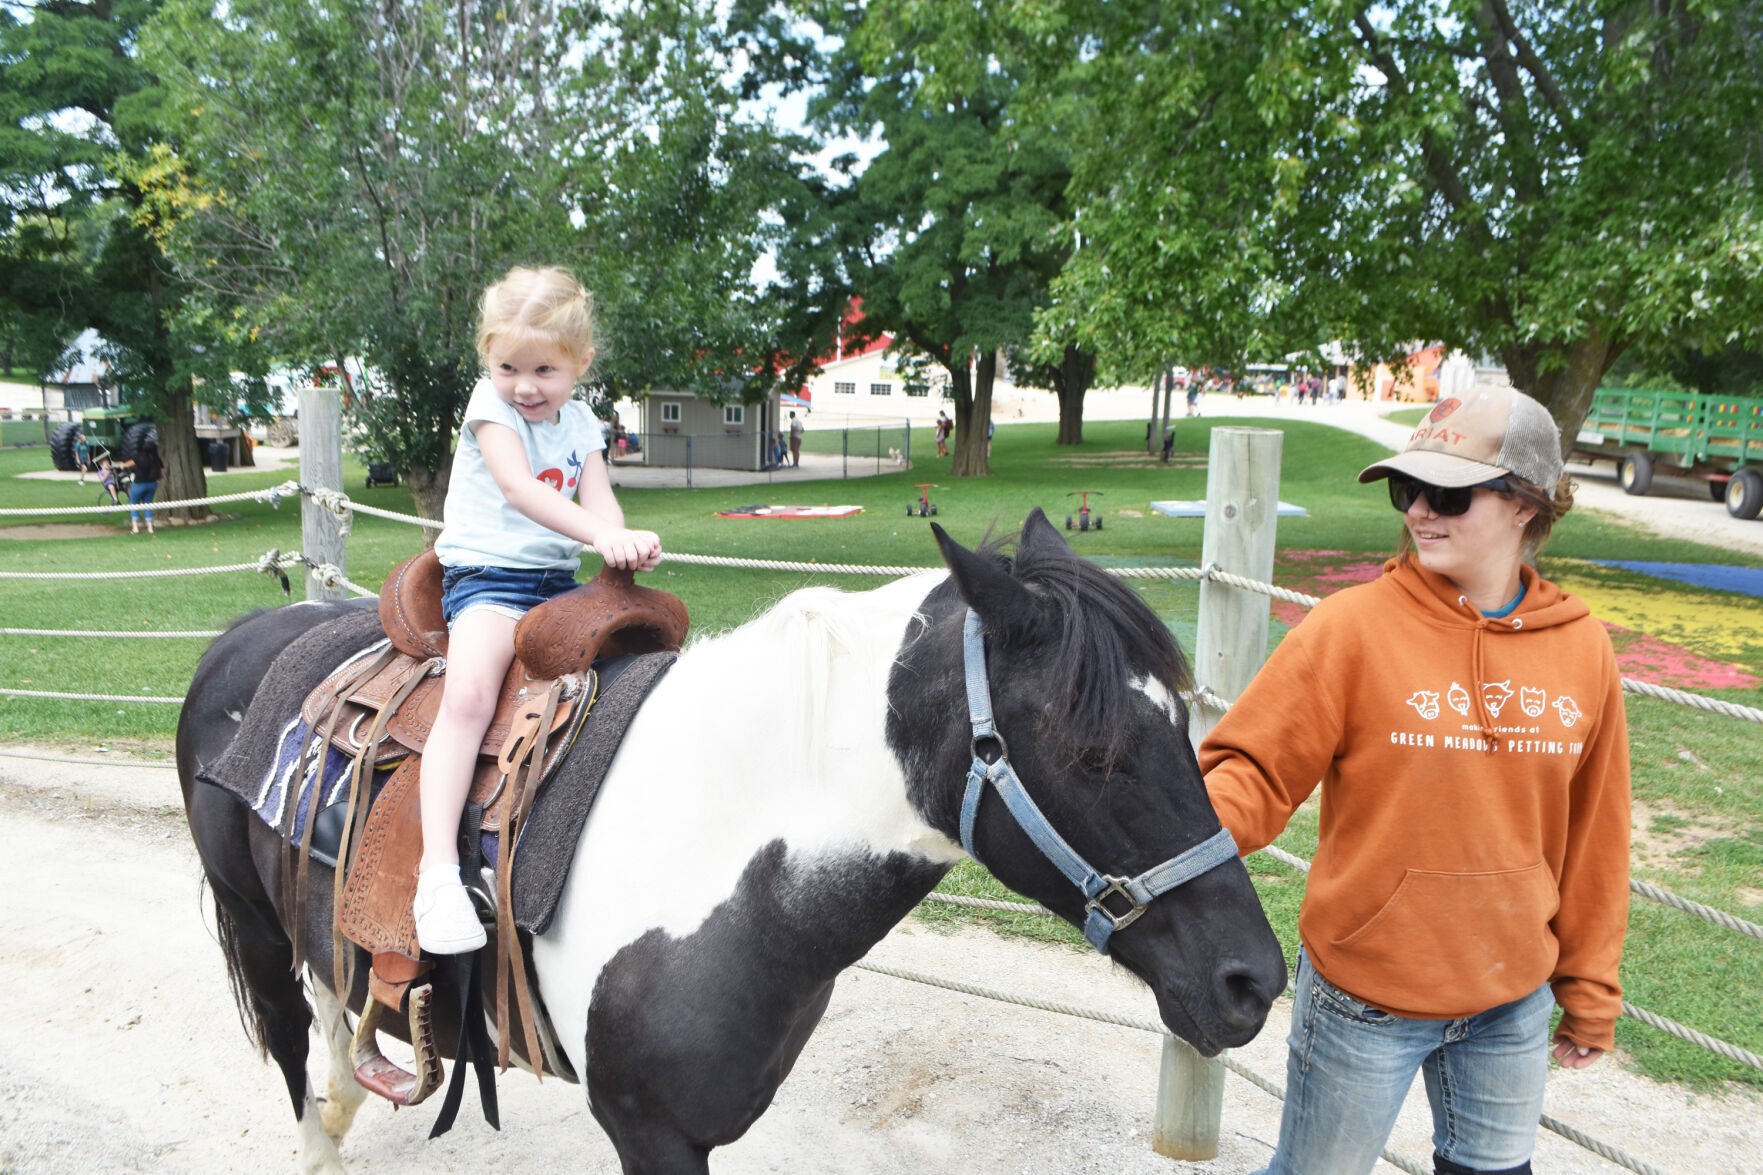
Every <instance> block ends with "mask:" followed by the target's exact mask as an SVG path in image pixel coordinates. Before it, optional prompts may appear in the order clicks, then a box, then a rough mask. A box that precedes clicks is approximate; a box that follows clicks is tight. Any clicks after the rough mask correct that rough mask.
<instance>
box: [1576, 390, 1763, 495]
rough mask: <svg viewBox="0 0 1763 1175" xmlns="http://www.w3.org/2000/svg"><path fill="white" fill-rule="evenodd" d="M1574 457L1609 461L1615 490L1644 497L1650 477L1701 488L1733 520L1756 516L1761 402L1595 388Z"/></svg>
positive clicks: (1762, 469)
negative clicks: (1670, 477)
mask: <svg viewBox="0 0 1763 1175" xmlns="http://www.w3.org/2000/svg"><path fill="white" fill-rule="evenodd" d="M1573 456H1575V457H1577V458H1579V459H1581V460H1588V461H1596V460H1606V461H1614V462H1616V468H1617V476H1618V479H1619V480H1620V481H1621V483H1622V488H1623V489H1624V490H1625V491H1627V492H1628V493H1631V494H1644V493H1646V492H1647V491H1648V490H1649V489H1651V488H1652V486H1653V475H1654V473H1655V472H1659V473H1674V474H1677V475H1679V476H1683V477H1693V478H1699V479H1702V480H1704V481H1706V482H1707V483H1708V491H1709V496H1710V497H1712V498H1713V499H1714V500H1715V501H1717V502H1720V501H1724V502H1725V503H1726V510H1727V513H1729V514H1731V515H1732V516H1733V517H1734V518H1755V517H1757V515H1758V513H1759V512H1763V398H1754V397H1744V396H1703V395H1697V394H1696V393H1694V392H1645V391H1631V390H1629V389H1626V388H1600V389H1599V390H1598V392H1597V394H1596V396H1594V397H1593V399H1592V408H1591V411H1590V412H1588V413H1587V414H1586V418H1585V423H1584V424H1582V425H1581V426H1580V430H1579V436H1578V437H1577V438H1576V440H1575V443H1574V445H1573Z"/></svg>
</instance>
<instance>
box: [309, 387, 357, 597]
mask: <svg viewBox="0 0 1763 1175" xmlns="http://www.w3.org/2000/svg"><path fill="white" fill-rule="evenodd" d="M300 484H301V485H303V486H306V487H307V488H309V489H326V490H336V491H338V492H341V491H342V489H343V427H342V400H341V398H340V397H339V395H338V394H337V390H336V389H335V388H301V389H300ZM300 551H301V553H302V554H304V555H305V556H306V557H307V558H308V559H311V560H312V561H313V562H314V563H321V564H322V563H329V564H330V565H331V566H333V567H335V568H336V569H337V570H338V571H341V572H342V573H343V574H345V575H347V574H348V573H349V563H348V556H347V553H346V551H345V548H344V544H343V524H342V521H341V520H340V519H338V518H337V516H336V515H334V514H332V513H331V512H330V511H329V510H326V509H325V508H324V507H323V506H320V505H319V504H318V503H317V502H314V501H313V500H312V499H311V498H310V497H308V496H306V495H304V494H302V495H301V497H300ZM346 597H347V593H345V592H344V591H343V589H342V588H340V587H326V586H324V584H322V583H320V582H319V580H318V576H317V575H316V574H315V573H314V572H313V571H312V570H311V569H310V568H308V569H307V571H306V598H307V599H308V600H341V599H345V598H346Z"/></svg>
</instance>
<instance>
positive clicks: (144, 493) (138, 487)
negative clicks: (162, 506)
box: [129, 481, 159, 526]
mask: <svg viewBox="0 0 1763 1175" xmlns="http://www.w3.org/2000/svg"><path fill="white" fill-rule="evenodd" d="M158 492H159V483H158V482H156V481H136V482H130V483H129V505H131V506H139V505H140V504H141V503H143V502H147V503H151V502H152V501H153V496H154V495H155V494H157V493H158ZM142 514H145V515H146V516H147V525H148V526H152V525H153V507H152V505H151V504H149V505H148V507H147V508H146V509H145V510H130V511H129V521H130V522H131V523H137V524H138V523H139V522H140V521H141V515H142Z"/></svg>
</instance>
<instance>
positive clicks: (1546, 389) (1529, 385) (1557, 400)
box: [1500, 327, 1625, 453]
mask: <svg viewBox="0 0 1763 1175" xmlns="http://www.w3.org/2000/svg"><path fill="white" fill-rule="evenodd" d="M1624 349H1625V347H1624V346H1623V345H1620V344H1613V343H1612V342H1611V341H1610V340H1609V338H1607V337H1606V336H1605V334H1604V332H1603V331H1602V330H1599V329H1598V328H1596V327H1593V328H1591V330H1590V331H1588V333H1587V334H1586V335H1585V337H1583V338H1579V339H1575V340H1574V341H1572V342H1570V343H1568V344H1567V345H1566V346H1565V347H1562V346H1560V345H1559V344H1556V345H1554V346H1549V345H1546V344H1542V343H1530V344H1513V345H1512V346H1510V347H1507V348H1505V349H1504V350H1502V351H1501V353H1500V358H1501V359H1503V360H1504V361H1505V363H1506V374H1507V375H1508V376H1509V377H1511V380H1512V386H1513V387H1515V388H1517V389H1518V390H1519V391H1521V392H1524V393H1525V394H1526V395H1528V396H1530V397H1531V398H1532V399H1534V400H1536V401H1537V402H1538V403H1539V404H1541V405H1542V406H1543V407H1545V408H1547V409H1548V410H1549V415H1551V416H1553V417H1554V418H1555V423H1556V424H1557V425H1559V426H1560V428H1561V451H1562V452H1563V453H1566V452H1568V451H1570V450H1571V449H1572V448H1573V440H1574V438H1575V437H1576V436H1578V435H1579V426H1580V425H1581V424H1583V423H1584V422H1585V417H1586V413H1587V412H1589V411H1590V410H1591V406H1592V395H1593V394H1594V393H1595V392H1596V391H1597V390H1598V384H1599V383H1600V382H1602V380H1603V378H1604V375H1605V374H1606V373H1607V372H1608V371H1609V370H1610V368H1611V366H1612V365H1613V364H1614V363H1615V362H1616V360H1617V358H1618V357H1619V356H1620V355H1621V354H1622V352H1623V350H1624ZM1551 351H1553V352H1555V353H1557V354H1559V353H1560V352H1561V351H1565V352H1566V356H1567V361H1566V363H1564V364H1562V365H1561V366H1559V367H1551V368H1550V369H1548V370H1546V371H1545V370H1543V368H1542V358H1543V356H1544V354H1545V353H1547V352H1551Z"/></svg>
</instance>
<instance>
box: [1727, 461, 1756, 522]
mask: <svg viewBox="0 0 1763 1175" xmlns="http://www.w3.org/2000/svg"><path fill="white" fill-rule="evenodd" d="M1726 512H1727V513H1728V514H1730V515H1732V516H1733V517H1734V518H1745V519H1750V518H1755V517H1757V515H1758V514H1759V513H1763V471H1759V470H1757V469H1754V468H1752V467H1750V466H1746V467H1745V468H1744V469H1740V470H1738V471H1737V472H1736V473H1734V474H1733V475H1732V480H1731V481H1729V482H1727V483H1726Z"/></svg>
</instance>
